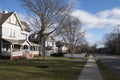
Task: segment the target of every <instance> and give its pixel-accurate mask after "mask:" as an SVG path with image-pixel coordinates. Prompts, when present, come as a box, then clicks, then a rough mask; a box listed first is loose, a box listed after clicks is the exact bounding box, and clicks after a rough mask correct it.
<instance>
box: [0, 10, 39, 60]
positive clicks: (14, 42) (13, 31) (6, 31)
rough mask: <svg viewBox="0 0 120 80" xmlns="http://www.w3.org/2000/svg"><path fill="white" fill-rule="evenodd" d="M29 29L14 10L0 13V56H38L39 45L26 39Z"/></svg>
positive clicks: (14, 57)
mask: <svg viewBox="0 0 120 80" xmlns="http://www.w3.org/2000/svg"><path fill="white" fill-rule="evenodd" d="M30 32H31V29H30V28H29V26H28V24H27V23H26V22H24V21H21V20H20V18H19V17H18V15H17V13H16V12H9V13H8V12H7V11H3V13H0V56H1V57H2V58H9V59H20V58H27V59H30V58H32V57H34V56H38V55H39V52H38V48H39V45H37V44H35V43H32V42H30V41H29V40H28V36H29V35H30Z"/></svg>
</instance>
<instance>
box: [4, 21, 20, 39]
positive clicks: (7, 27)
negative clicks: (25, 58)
mask: <svg viewBox="0 0 120 80" xmlns="http://www.w3.org/2000/svg"><path fill="white" fill-rule="evenodd" d="M2 38H9V39H21V28H20V27H19V26H17V25H12V24H9V23H7V22H6V23H5V24H3V26H2Z"/></svg>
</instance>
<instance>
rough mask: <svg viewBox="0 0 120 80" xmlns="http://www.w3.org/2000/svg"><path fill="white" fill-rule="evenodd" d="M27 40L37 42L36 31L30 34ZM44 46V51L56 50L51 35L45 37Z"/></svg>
mask: <svg viewBox="0 0 120 80" xmlns="http://www.w3.org/2000/svg"><path fill="white" fill-rule="evenodd" d="M29 40H30V41H31V42H33V43H36V44H39V40H40V39H39V36H38V33H33V34H31V35H30V37H29ZM45 48H46V53H49V52H56V51H57V47H56V42H55V40H54V39H53V38H52V37H48V38H46V41H45Z"/></svg>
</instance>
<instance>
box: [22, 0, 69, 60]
mask: <svg viewBox="0 0 120 80" xmlns="http://www.w3.org/2000/svg"><path fill="white" fill-rule="evenodd" d="M21 2H22V4H23V6H24V7H25V8H26V9H27V10H29V11H30V12H32V13H33V14H34V17H33V26H34V28H35V29H36V31H38V34H39V41H40V42H39V44H40V46H41V47H40V48H39V54H43V59H45V51H44V50H45V49H44V48H45V47H44V46H45V38H46V37H47V36H49V35H50V34H52V33H53V32H54V31H55V30H57V29H58V28H59V26H60V25H61V24H60V23H61V22H62V20H63V19H64V13H65V12H66V10H69V9H68V5H67V3H65V2H64V1H63V0H21ZM63 2H64V3H63Z"/></svg>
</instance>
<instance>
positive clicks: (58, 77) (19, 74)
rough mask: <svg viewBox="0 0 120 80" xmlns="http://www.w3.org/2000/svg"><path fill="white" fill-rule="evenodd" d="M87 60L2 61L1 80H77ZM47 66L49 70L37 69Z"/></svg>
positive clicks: (0, 62) (0, 61) (0, 65)
mask: <svg viewBox="0 0 120 80" xmlns="http://www.w3.org/2000/svg"><path fill="white" fill-rule="evenodd" d="M85 61H86V60H83V59H70V58H53V57H47V58H46V61H42V60H41V59H33V60H14V61H10V60H0V80H77V78H78V76H79V74H80V72H81V70H82V68H83V66H84V64H85ZM41 65H47V66H48V68H37V67H38V66H41Z"/></svg>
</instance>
